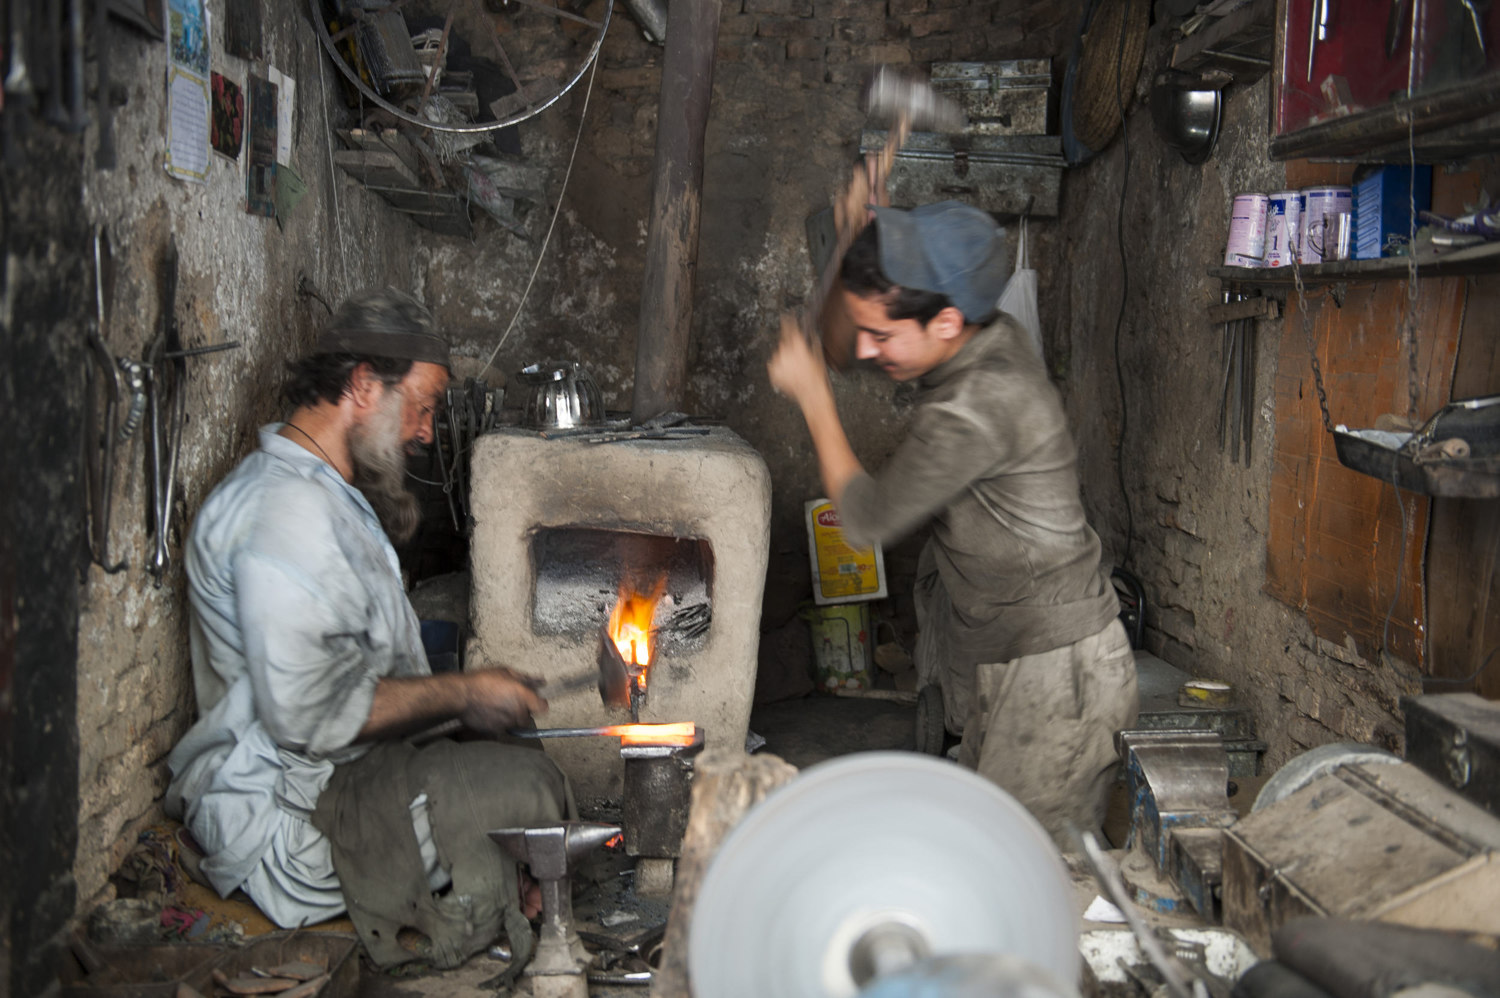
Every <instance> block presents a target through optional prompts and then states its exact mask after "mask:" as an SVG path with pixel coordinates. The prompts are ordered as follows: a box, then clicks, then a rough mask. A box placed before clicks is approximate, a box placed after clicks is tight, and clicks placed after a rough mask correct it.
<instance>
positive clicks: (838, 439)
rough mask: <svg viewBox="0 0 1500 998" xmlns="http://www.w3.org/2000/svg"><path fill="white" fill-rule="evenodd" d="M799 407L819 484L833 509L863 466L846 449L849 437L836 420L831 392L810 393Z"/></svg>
mask: <svg viewBox="0 0 1500 998" xmlns="http://www.w3.org/2000/svg"><path fill="white" fill-rule="evenodd" d="M801 408H802V418H803V419H805V420H806V421H807V430H808V433H810V434H811V435H812V442H813V450H815V451H817V454H818V477H819V478H821V479H822V481H823V488H824V489H825V490H826V491H827V492H828V498H829V499H830V500H832V501H833V504H834V506H837V505H838V504H839V502H840V500H842V499H843V496H844V487H845V486H847V485H848V484H849V481H850V479H852V478H854V477H855V476H856V475H858V474H860V473H862V472H863V471H864V470H865V469H864V465H862V464H860V462H859V458H858V457H856V456H855V455H854V448H852V447H850V446H849V436H848V434H846V433H845V432H844V424H843V423H842V422H841V421H840V420H839V413H838V407H837V406H836V405H835V404H834V401H833V392H832V390H831V389H830V390H828V391H824V392H816V393H810V396H809V397H808V398H806V399H803V400H801Z"/></svg>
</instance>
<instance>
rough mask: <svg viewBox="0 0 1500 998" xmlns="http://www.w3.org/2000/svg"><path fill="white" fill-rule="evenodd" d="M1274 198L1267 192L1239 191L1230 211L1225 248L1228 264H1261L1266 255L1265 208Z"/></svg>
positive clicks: (1225, 259) (1254, 265) (1253, 265)
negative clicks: (1227, 242)
mask: <svg viewBox="0 0 1500 998" xmlns="http://www.w3.org/2000/svg"><path fill="white" fill-rule="evenodd" d="M1270 203H1271V199H1270V198H1268V197H1266V195H1264V194H1236V195H1235V196H1234V205H1233V207H1232V208H1231V209H1230V213H1229V245H1228V246H1226V247H1225V249H1224V265H1225V266H1226V267H1259V266H1261V258H1262V257H1264V256H1265V255H1266V208H1267V207H1268V206H1269V205H1270Z"/></svg>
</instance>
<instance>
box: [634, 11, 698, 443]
mask: <svg viewBox="0 0 1500 998" xmlns="http://www.w3.org/2000/svg"><path fill="white" fill-rule="evenodd" d="M718 34H719V0H671V3H670V5H669V7H668V8H667V50H666V56H665V58H664V60H663V64H662V72H661V94H660V96H659V97H658V98H657V115H656V170H655V174H654V178H655V179H654V182H653V184H652V193H651V221H650V225H649V228H648V229H647V232H646V274H645V279H644V281H643V283H642V288H641V321H640V327H639V331H638V332H637V335H636V348H635V393H634V398H633V401H632V404H631V416H632V418H633V419H634V420H635V421H636V422H637V423H640V422H642V421H643V420H646V419H650V418H651V417H652V416H657V415H660V414H661V413H663V412H667V411H669V410H672V409H681V408H682V406H683V390H684V385H685V383H686V381H687V353H688V341H689V339H690V334H691V327H692V321H693V271H694V270H695V268H696V267H697V261H698V217H699V208H700V201H701V198H702V193H703V133H704V131H705V129H706V128H707V126H708V104H709V98H710V97H712V95H713V84H714V46H715V44H716V41H717V38H718Z"/></svg>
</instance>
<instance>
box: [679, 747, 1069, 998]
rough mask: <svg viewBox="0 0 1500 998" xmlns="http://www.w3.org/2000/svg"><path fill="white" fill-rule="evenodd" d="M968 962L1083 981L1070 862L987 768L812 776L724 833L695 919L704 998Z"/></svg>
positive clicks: (696, 963) (828, 995)
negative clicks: (994, 960)
mask: <svg viewBox="0 0 1500 998" xmlns="http://www.w3.org/2000/svg"><path fill="white" fill-rule="evenodd" d="M960 953H971V954H999V955H1012V956H1016V957H1020V958H1022V959H1024V960H1025V961H1027V962H1029V963H1031V964H1034V965H1035V966H1037V967H1039V968H1040V969H1041V970H1042V971H1044V972H1046V973H1048V974H1051V975H1052V976H1053V977H1055V978H1056V979H1057V980H1058V981H1061V982H1065V984H1066V986H1068V987H1071V986H1072V984H1073V982H1074V981H1076V980H1077V978H1078V964H1079V955H1078V930H1077V922H1076V919H1075V917H1074V913H1073V907H1072V894H1071V889H1070V887H1069V880H1068V876H1067V873H1066V871H1065V869H1064V867H1063V864H1062V860H1061V857H1060V856H1059V855H1058V853H1057V850H1056V848H1055V847H1054V846H1053V845H1052V840H1051V839H1050V838H1049V837H1048V836H1047V833H1046V832H1044V831H1043V830H1042V827H1041V826H1040V825H1039V824H1037V822H1036V820H1035V819H1034V818H1032V816H1031V815H1030V814H1029V813H1027V811H1026V809H1025V808H1023V807H1022V806H1021V805H1020V804H1019V803H1017V802H1016V801H1015V799H1014V798H1012V797H1011V796H1010V795H1009V794H1007V793H1005V792H1004V791H1003V790H1001V789H1000V788H999V787H996V786H995V785H994V784H992V783H990V782H989V781H988V780H985V779H983V778H982V777H980V776H978V775H977V774H975V773H972V772H970V771H969V770H967V769H962V768H960V767H958V766H956V765H954V764H952V763H950V762H944V761H940V760H937V759H933V758H931V757H929V756H921V755H916V754H914V753H907V752H866V753H860V754H858V755H852V756H845V757H843V758H840V759H835V760H833V761H830V762H826V763H822V764H820V765H817V766H814V767H812V768H810V769H808V770H807V771H806V772H804V773H803V774H802V775H800V776H799V777H797V778H796V779H795V780H793V781H792V782H790V783H788V784H786V785H785V786H783V787H781V788H780V789H778V790H776V791H775V792H774V793H772V794H771V795H770V796H769V797H767V798H766V799H765V800H764V801H762V802H761V803H760V804H758V805H757V806H756V807H755V808H754V809H752V810H751V811H750V813H749V814H747V815H746V816H745V819H744V820H743V821H741V822H740V824H739V825H738V826H737V827H736V828H735V829H734V830H733V831H732V832H731V833H730V834H729V835H728V836H727V837H726V838H725V840H724V843H723V845H722V846H721V847H720V849H719V852H718V854H717V855H716V856H715V857H714V859H713V862H712V863H711V864H710V866H709V868H708V872H707V874H706V875H705V876H704V879H703V884H702V888H701V890H700V891H699V894H698V900H697V903H696V905H695V906H694V909H693V920H692V925H691V929H690V931H689V940H688V969H689V973H690V974H691V979H692V990H693V995H694V996H695V998H733V996H741V995H743V996H747V998H749V996H754V998H763V996H766V995H776V996H777V998H804V996H806V998H814V996H816V998H850V996H852V995H854V994H856V993H857V992H858V991H859V990H860V988H861V987H863V986H864V985H865V984H866V983H868V982H869V981H870V980H872V979H875V978H878V977H880V976H881V975H882V974H883V973H886V972H891V973H894V972H897V971H899V970H900V969H902V966H903V965H909V964H913V963H915V962H916V961H919V960H922V959H925V958H928V957H934V956H945V955H949V954H960Z"/></svg>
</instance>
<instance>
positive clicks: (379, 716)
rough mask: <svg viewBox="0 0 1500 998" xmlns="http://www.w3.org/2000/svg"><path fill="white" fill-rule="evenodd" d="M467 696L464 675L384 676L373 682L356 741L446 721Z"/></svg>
mask: <svg viewBox="0 0 1500 998" xmlns="http://www.w3.org/2000/svg"><path fill="white" fill-rule="evenodd" d="M467 702H468V698H467V696H466V695H465V691H464V676H463V675H462V674H459V673H447V674H444V675H441V676H408V677H401V678H396V677H387V678H385V679H382V680H380V682H379V683H377V684H376V685H375V699H374V701H373V702H372V703H371V704H370V717H369V719H368V720H366V721H365V726H364V727H363V728H361V729H360V730H359V736H358V740H359V741H362V742H363V741H373V740H375V739H377V738H395V737H400V736H402V735H407V734H410V733H411V732H413V731H418V730H421V729H422V728H424V727H427V726H428V725H430V724H435V723H436V722H438V721H446V720H448V719H449V718H454V717H457V716H458V715H459V714H460V713H462V712H463V709H464V707H465V705H466V704H467Z"/></svg>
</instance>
